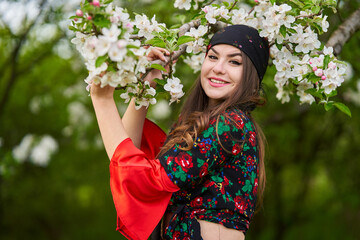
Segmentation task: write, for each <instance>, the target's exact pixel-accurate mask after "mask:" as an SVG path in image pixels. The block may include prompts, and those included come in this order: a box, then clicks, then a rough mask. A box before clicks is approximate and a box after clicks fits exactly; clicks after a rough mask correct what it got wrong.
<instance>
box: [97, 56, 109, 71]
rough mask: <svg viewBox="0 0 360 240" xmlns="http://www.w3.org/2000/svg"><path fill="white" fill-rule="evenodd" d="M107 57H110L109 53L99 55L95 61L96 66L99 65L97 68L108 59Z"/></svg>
mask: <svg viewBox="0 0 360 240" xmlns="http://www.w3.org/2000/svg"><path fill="white" fill-rule="evenodd" d="M107 58H108V56H107V55H104V56H101V57H98V58H97V59H96V61H95V67H97V68H98V67H100V66H101V65H102V64H103V63H104V62H105V61H106V59H107Z"/></svg>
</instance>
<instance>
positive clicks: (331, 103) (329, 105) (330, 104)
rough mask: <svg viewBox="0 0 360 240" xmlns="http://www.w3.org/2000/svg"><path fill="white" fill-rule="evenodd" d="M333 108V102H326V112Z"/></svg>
mask: <svg viewBox="0 0 360 240" xmlns="http://www.w3.org/2000/svg"><path fill="white" fill-rule="evenodd" d="M333 107H334V103H333V102H328V103H325V105H324V108H325V110H326V111H329V110H330V109H332V108H333Z"/></svg>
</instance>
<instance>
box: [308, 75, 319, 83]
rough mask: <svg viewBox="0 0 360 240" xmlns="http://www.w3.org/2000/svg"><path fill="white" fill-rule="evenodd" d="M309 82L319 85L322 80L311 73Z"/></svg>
mask: <svg viewBox="0 0 360 240" xmlns="http://www.w3.org/2000/svg"><path fill="white" fill-rule="evenodd" d="M308 80H309V81H310V82H313V83H317V82H318V81H319V80H320V77H318V76H316V75H315V74H314V73H311V74H310V75H309V78H308Z"/></svg>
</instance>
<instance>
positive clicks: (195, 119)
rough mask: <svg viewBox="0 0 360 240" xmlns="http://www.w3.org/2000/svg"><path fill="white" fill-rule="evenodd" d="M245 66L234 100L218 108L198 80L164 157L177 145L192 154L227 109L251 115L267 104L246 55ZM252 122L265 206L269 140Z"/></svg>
mask: <svg viewBox="0 0 360 240" xmlns="http://www.w3.org/2000/svg"><path fill="white" fill-rule="evenodd" d="M242 64H243V76H242V79H241V81H240V83H239V84H238V87H237V88H236V89H235V90H234V91H233V93H232V94H231V97H228V98H226V99H224V101H222V102H220V103H219V104H217V105H215V106H210V105H209V98H208V96H207V95H206V94H205V92H204V90H203V88H202V86H201V81H200V77H198V79H197V80H196V82H195V84H194V86H193V88H192V90H191V93H190V95H189V96H188V98H187V100H186V102H185V103H184V105H183V107H182V110H181V114H180V117H179V119H178V121H177V122H176V123H175V125H174V127H173V130H172V131H171V133H170V134H169V136H168V139H167V142H166V143H165V145H164V146H163V147H162V149H161V151H160V155H161V154H163V153H165V152H166V151H168V150H169V149H170V148H171V147H173V146H174V145H175V144H181V147H182V149H183V150H190V149H191V148H192V147H193V143H194V141H195V140H196V139H197V136H198V135H199V134H200V133H201V132H202V131H203V130H205V128H206V127H207V126H208V123H209V120H210V118H212V117H216V116H218V115H219V114H221V113H223V112H224V111H225V110H226V109H229V108H238V109H241V110H243V111H247V112H251V111H252V110H254V109H255V107H256V106H258V105H263V104H265V100H264V98H262V97H261V96H260V92H261V91H260V80H259V77H258V74H257V72H256V69H255V67H254V65H253V64H252V62H251V60H250V58H248V57H247V56H246V54H243V55H242ZM249 115H250V114H249ZM250 118H251V120H252V121H253V123H254V125H255V128H256V132H257V136H258V142H259V160H260V161H259V186H258V197H257V199H258V203H261V202H262V198H263V192H264V189H265V181H266V180H265V179H266V176H265V164H264V157H265V152H264V142H265V136H264V134H263V132H262V130H261V128H260V127H259V125H258V124H257V123H256V122H255V121H254V119H253V118H252V116H251V115H250ZM220 144H221V143H220ZM225 150H226V149H225ZM260 205H261V204H260Z"/></svg>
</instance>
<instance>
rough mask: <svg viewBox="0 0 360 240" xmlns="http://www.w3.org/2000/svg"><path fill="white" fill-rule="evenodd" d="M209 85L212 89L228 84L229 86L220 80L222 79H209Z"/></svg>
mask: <svg viewBox="0 0 360 240" xmlns="http://www.w3.org/2000/svg"><path fill="white" fill-rule="evenodd" d="M208 81H209V84H210V86H212V87H223V86H225V85H227V84H229V83H228V82H226V81H224V80H222V79H220V78H208Z"/></svg>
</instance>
